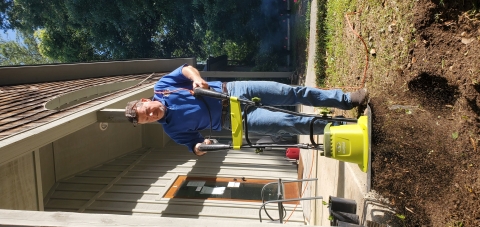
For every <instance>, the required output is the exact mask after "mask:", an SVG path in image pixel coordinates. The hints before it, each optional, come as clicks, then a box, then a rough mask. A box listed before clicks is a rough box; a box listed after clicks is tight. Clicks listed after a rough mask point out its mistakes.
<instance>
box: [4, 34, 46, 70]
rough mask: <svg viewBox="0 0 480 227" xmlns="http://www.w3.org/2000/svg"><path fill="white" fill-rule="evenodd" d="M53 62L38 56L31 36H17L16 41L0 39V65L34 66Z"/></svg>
mask: <svg viewBox="0 0 480 227" xmlns="http://www.w3.org/2000/svg"><path fill="white" fill-rule="evenodd" d="M22 41H23V42H22ZM54 62H55V61H54V60H52V59H50V58H47V57H45V56H43V55H41V54H40V52H39V50H38V46H37V42H36V40H35V37H34V36H33V35H32V34H17V41H5V40H2V39H0V65H3V66H5V65H34V64H48V63H54Z"/></svg>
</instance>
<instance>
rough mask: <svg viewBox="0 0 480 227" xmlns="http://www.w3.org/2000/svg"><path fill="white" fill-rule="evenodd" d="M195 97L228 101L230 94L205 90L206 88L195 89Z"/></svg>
mask: <svg viewBox="0 0 480 227" xmlns="http://www.w3.org/2000/svg"><path fill="white" fill-rule="evenodd" d="M193 95H195V96H206V97H211V98H216V99H228V98H229V97H228V94H225V93H221V92H218V91H214V90H210V89H204V88H198V87H197V88H195V90H194V92H193Z"/></svg>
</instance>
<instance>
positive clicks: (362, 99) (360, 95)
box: [350, 88, 368, 107]
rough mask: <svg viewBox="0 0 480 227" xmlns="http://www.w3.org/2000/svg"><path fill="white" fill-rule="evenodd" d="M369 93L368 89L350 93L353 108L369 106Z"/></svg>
mask: <svg viewBox="0 0 480 227" xmlns="http://www.w3.org/2000/svg"><path fill="white" fill-rule="evenodd" d="M367 99H368V92H367V88H361V89H359V90H357V91H355V92H351V93H350V100H351V101H352V106H353V107H357V106H362V105H365V104H367Z"/></svg>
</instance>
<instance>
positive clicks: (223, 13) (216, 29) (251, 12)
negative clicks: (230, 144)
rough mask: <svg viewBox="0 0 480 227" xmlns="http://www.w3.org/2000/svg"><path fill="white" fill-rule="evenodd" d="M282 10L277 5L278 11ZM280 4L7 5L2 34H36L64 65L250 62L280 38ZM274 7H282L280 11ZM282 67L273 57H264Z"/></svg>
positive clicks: (64, 1)
mask: <svg viewBox="0 0 480 227" xmlns="http://www.w3.org/2000/svg"><path fill="white" fill-rule="evenodd" d="M275 4H277V5H275ZM278 4H279V3H278V2H275V1H258V0H245V1H237V0H224V1H211V0H193V1H189V0H179V1H169V0H142V1H109V0H49V1H38V0H4V1H1V2H0V18H1V19H2V23H1V24H0V28H3V29H15V30H17V31H22V32H24V33H29V34H33V33H34V32H36V34H37V38H38V41H39V42H40V45H39V51H40V53H42V54H43V55H44V56H47V57H48V58H51V59H58V60H59V61H61V62H88V61H97V60H112V59H135V58H170V57H196V58H197V59H200V60H201V59H207V58H208V57H209V56H219V55H223V54H228V56H229V58H230V59H234V60H239V61H241V62H243V63H245V64H246V63H250V62H252V60H249V59H253V56H254V53H255V52H257V51H258V48H259V42H260V40H261V39H263V38H264V37H268V36H269V34H275V33H277V32H278V27H279V24H278V22H279V18H278V15H279V14H280V13H279V12H278V7H279V6H278ZM275 7H276V8H275ZM257 61H259V62H262V64H263V66H261V67H260V68H268V69H272V68H276V66H275V64H274V61H275V56H273V57H272V58H271V59H267V58H265V57H264V56H259V57H258V58H257Z"/></svg>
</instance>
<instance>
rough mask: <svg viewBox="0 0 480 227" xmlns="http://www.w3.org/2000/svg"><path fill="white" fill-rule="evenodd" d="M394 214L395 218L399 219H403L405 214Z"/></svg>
mask: <svg viewBox="0 0 480 227" xmlns="http://www.w3.org/2000/svg"><path fill="white" fill-rule="evenodd" d="M395 216H397V218H399V219H400V220H402V221H403V220H405V215H403V214H395Z"/></svg>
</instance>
